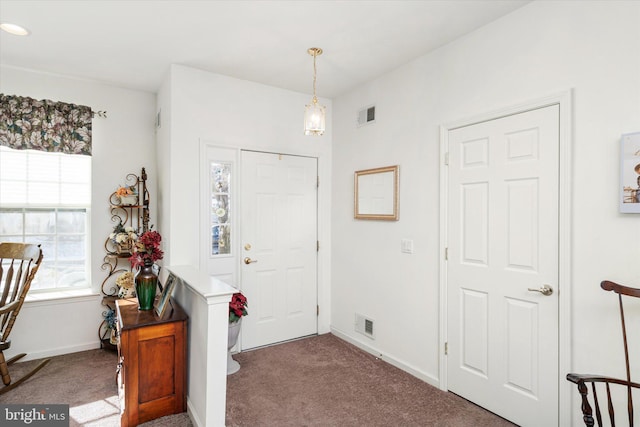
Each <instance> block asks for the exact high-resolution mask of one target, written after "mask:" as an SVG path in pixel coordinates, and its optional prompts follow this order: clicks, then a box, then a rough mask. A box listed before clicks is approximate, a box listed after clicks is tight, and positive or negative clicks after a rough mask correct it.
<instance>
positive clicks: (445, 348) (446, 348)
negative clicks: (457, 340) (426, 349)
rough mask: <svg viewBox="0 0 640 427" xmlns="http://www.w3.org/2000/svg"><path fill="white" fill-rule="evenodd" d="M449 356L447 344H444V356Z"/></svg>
mask: <svg viewBox="0 0 640 427" xmlns="http://www.w3.org/2000/svg"><path fill="white" fill-rule="evenodd" d="M448 354H449V343H448V342H445V343H444V355H445V356H447V355H448Z"/></svg>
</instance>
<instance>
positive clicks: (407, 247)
mask: <svg viewBox="0 0 640 427" xmlns="http://www.w3.org/2000/svg"><path fill="white" fill-rule="evenodd" d="M400 252H402V253H405V254H412V253H413V240H411V239H402V240H401V241H400Z"/></svg>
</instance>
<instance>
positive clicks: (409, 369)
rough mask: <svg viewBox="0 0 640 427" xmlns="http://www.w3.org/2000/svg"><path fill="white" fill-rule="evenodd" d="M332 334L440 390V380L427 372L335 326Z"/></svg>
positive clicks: (332, 328)
mask: <svg viewBox="0 0 640 427" xmlns="http://www.w3.org/2000/svg"><path fill="white" fill-rule="evenodd" d="M331 333H332V334H333V335H335V336H337V337H338V338H340V339H342V340H345V341H347V342H348V343H350V344H353V345H355V346H356V347H358V348H360V349H361V350H364V351H366V352H367V353H370V354H372V355H374V356H375V357H377V358H379V359H381V360H384V361H385V362H387V363H389V364H390V365H393V366H395V367H396V368H398V369H402V370H403V371H405V372H406V373H408V374H411V375H413V376H414V377H416V378H418V379H420V380H422V381H424V382H426V383H427V384H430V385H432V386H434V387H437V388H440V381H439V380H438V378H436V377H434V376H433V375H430V374H428V373H426V372H423V371H421V370H419V369H417V368H415V367H413V366H411V365H409V364H408V363H405V362H402V361H401V360H398V359H396V358H395V357H392V356H390V355H388V354H385V353H383V352H381V351H380V350H378V349H377V348H375V347H373V346H370V345H368V344H365V343H364V342H362V341H358V340H356V339H354V338H353V337H351V336H349V335H347V334H345V333H344V332H342V331H340V330H338V329H336V328H334V327H333V326H332V327H331Z"/></svg>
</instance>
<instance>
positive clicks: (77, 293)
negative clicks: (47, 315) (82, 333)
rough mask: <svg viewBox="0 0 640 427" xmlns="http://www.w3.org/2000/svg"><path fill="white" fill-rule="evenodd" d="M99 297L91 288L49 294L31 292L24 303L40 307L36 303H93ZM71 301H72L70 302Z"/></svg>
mask: <svg viewBox="0 0 640 427" xmlns="http://www.w3.org/2000/svg"><path fill="white" fill-rule="evenodd" d="M100 298H101V295H100V294H99V293H97V292H95V291H93V290H92V289H91V288H84V289H67V290H60V291H51V292H33V293H30V294H27V297H26V298H25V300H24V302H25V304H27V305H32V304H33V305H40V304H37V303H63V302H67V301H66V300H69V302H72V301H73V302H80V301H93V300H96V301H97V300H99V299H100ZM71 300H72V301H71Z"/></svg>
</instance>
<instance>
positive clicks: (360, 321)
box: [356, 313, 376, 339]
mask: <svg viewBox="0 0 640 427" xmlns="http://www.w3.org/2000/svg"><path fill="white" fill-rule="evenodd" d="M356 332H359V333H361V334H362V335H365V336H367V337H369V338H371V339H375V337H376V335H375V329H374V328H373V320H371V319H368V318H366V317H364V316H363V315H361V314H358V313H356Z"/></svg>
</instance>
